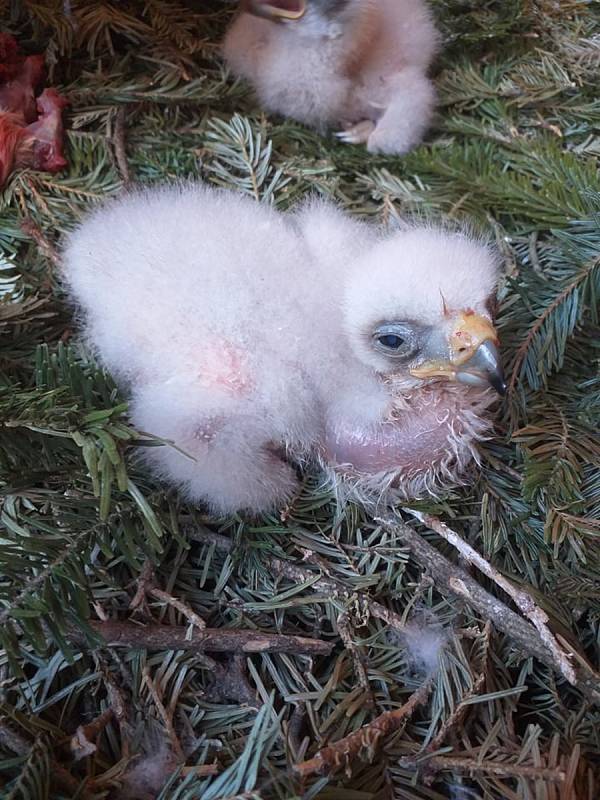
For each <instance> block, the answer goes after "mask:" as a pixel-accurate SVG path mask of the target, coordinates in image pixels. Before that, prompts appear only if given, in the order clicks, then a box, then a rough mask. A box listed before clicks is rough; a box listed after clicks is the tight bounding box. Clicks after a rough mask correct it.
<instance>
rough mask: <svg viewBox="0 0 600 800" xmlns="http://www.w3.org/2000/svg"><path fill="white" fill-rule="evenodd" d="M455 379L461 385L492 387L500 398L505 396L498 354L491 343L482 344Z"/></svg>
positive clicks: (504, 382) (505, 387)
mask: <svg viewBox="0 0 600 800" xmlns="http://www.w3.org/2000/svg"><path fill="white" fill-rule="evenodd" d="M465 367H466V369H465ZM456 377H457V379H458V380H459V381H460V382H461V383H468V384H471V385H478V386H485V385H487V386H492V387H493V388H494V389H495V390H496V391H497V392H498V394H499V395H500V396H501V397H504V395H505V394H506V389H507V386H506V381H505V379H504V372H503V370H502V364H501V363H500V354H499V352H498V348H497V347H496V345H495V344H494V343H493V342H484V343H483V344H482V345H480V346H479V348H478V349H477V352H476V353H475V355H474V356H473V358H472V359H471V360H470V361H469V362H468V363H467V364H464V365H463V369H462V370H461V372H459V373H458V374H457V376H456Z"/></svg>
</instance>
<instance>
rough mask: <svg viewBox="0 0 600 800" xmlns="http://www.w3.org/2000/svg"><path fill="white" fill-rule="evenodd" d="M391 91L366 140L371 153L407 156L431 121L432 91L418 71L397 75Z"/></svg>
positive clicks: (426, 80) (404, 71)
mask: <svg viewBox="0 0 600 800" xmlns="http://www.w3.org/2000/svg"><path fill="white" fill-rule="evenodd" d="M392 89H393V91H392V94H391V97H390V101H389V104H388V105H387V108H386V109H385V111H384V113H383V115H382V116H381V118H380V119H379V120H378V122H377V124H376V126H375V130H374V131H373V132H372V133H371V135H370V136H369V138H368V140H367V150H369V152H371V153H390V154H391V153H396V154H402V153H407V152H408V151H409V150H410V149H411V148H413V147H415V146H416V145H417V144H419V142H420V141H421V139H422V137H423V135H424V133H425V131H426V130H427V127H428V125H429V123H430V121H431V117H432V114H433V108H434V104H435V91H434V88H433V84H432V83H431V81H430V80H429V79H428V78H427V76H426V75H424V74H423V73H422V72H421V71H420V70H418V69H415V68H409V69H405V70H403V71H402V72H399V73H398V74H397V75H396V76H394V78H393V82H392Z"/></svg>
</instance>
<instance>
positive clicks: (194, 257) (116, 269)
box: [64, 186, 318, 381]
mask: <svg viewBox="0 0 600 800" xmlns="http://www.w3.org/2000/svg"><path fill="white" fill-rule="evenodd" d="M64 261H65V270H64V271H65V278H66V281H67V283H68V284H69V285H70V289H71V293H72V294H73V296H74V297H75V298H76V300H77V302H78V303H79V305H80V307H81V309H82V311H83V314H84V317H85V319H86V323H87V325H86V333H87V337H88V339H89V341H90V342H92V343H93V346H94V349H95V350H96V352H98V353H99V354H100V356H101V358H102V360H103V361H104V363H105V364H106V365H107V366H108V367H109V368H110V369H111V370H112V371H113V372H114V373H115V374H116V375H117V376H120V377H122V378H124V379H126V380H128V381H132V380H142V381H147V380H155V379H157V378H161V377H163V378H164V377H167V376H168V375H169V373H174V372H177V371H178V370H192V371H194V370H196V371H197V370H202V368H203V366H204V367H206V369H208V371H210V370H211V369H212V368H213V367H217V366H218V363H219V362H221V366H222V367H226V366H227V364H228V363H230V364H232V365H233V367H235V365H236V363H237V362H238V361H239V358H240V356H241V354H242V353H243V361H244V365H245V370H250V371H251V372H252V380H253V381H256V380H258V379H260V377H261V376H260V373H262V372H263V371H264V370H265V369H266V368H267V367H266V364H265V359H268V361H269V363H268V370H269V371H272V370H274V369H277V362H279V361H280V360H283V361H285V364H286V365H287V369H289V368H290V365H291V364H293V363H294V362H295V361H296V362H297V360H298V350H299V347H300V342H301V341H302V339H303V334H304V331H305V328H306V327H307V321H306V315H305V314H304V313H303V308H304V307H305V300H306V297H305V294H306V291H307V287H310V286H311V279H310V271H311V260H310V258H308V257H307V256H306V253H305V248H304V246H303V243H302V240H301V238H300V237H298V236H297V235H296V234H295V232H294V230H293V228H292V226H291V225H290V224H289V223H288V222H287V220H286V219H285V218H284V217H282V216H280V215H278V214H277V213H276V212H274V211H272V210H271V209H270V208H268V207H265V206H263V205H259V204H257V203H255V202H253V201H251V200H249V199H246V198H243V197H240V196H237V195H235V194H233V193H228V192H224V191H216V190H214V189H207V188H205V187H202V186H183V187H169V188H165V189H161V190H160V191H153V192H147V193H146V192H140V193H135V194H132V195H128V196H127V197H125V198H123V199H121V200H118V201H116V202H114V203H111V204H109V205H108V206H106V207H105V208H103V209H102V210H100V211H98V212H96V213H95V214H93V215H92V216H91V217H89V218H88V219H87V220H86V221H85V223H84V224H83V225H82V226H81V227H80V228H79V229H78V230H76V231H75V233H74V234H72V236H71V237H70V241H69V243H68V246H67V248H66V251H65V255H64ZM311 302H318V299H316V298H312V300H311ZM203 359H204V360H205V361H207V362H208V363H206V364H203V363H202V362H203Z"/></svg>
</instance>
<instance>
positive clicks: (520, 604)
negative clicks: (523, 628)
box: [404, 509, 577, 686]
mask: <svg viewBox="0 0 600 800" xmlns="http://www.w3.org/2000/svg"><path fill="white" fill-rule="evenodd" d="M404 510H405V511H406V512H407V513H409V514H411V515H412V516H413V517H415V519H418V520H419V522H422V523H423V525H425V526H427V527H428V528H430V529H431V530H432V531H435V532H436V533H437V534H439V535H440V536H441V537H442V538H444V539H445V540H446V541H447V542H449V543H450V544H451V545H452V546H453V547H455V548H456V549H457V550H458V552H459V553H460V554H461V556H462V557H463V558H464V559H466V561H468V562H469V563H470V564H473V565H474V566H475V567H477V569H478V570H479V571H480V572H482V573H483V574H484V575H485V576H486V577H488V578H489V579H490V580H492V581H494V583H495V584H496V585H497V586H499V587H500V588H501V589H502V590H503V591H505V592H506V594H507V595H509V597H510V598H511V599H512V600H513V601H514V603H515V605H516V606H517V608H518V609H519V610H520V611H521V612H522V613H523V614H524V615H525V616H526V617H527V619H529V620H530V621H531V622H532V623H533V624H534V625H535V627H536V628H537V630H538V632H539V634H540V638H541V640H542V641H543V642H544V644H545V645H546V647H547V648H548V650H550V652H551V653H552V655H553V658H554V660H555V662H556V664H557V665H559V669H560V672H561V674H562V675H563V677H564V678H566V679H567V680H568V681H569V683H570V684H571V685H572V686H575V685H576V684H577V676H576V674H575V670H574V668H573V666H572V664H571V662H570V661H569V658H570V654H568V653H566V652H565V651H564V650H563V649H562V648H561V646H560V645H559V643H558V642H557V640H556V638H555V637H554V634H553V633H552V631H551V630H550V629H549V628H548V621H549V620H548V615H547V614H546V612H545V611H544V610H543V609H541V608H540V607H539V606H538V605H537V604H536V603H535V602H534V600H533V598H532V597H531V596H530V595H529V594H527V592H524V591H523V590H522V589H518V588H517V587H516V586H514V584H512V583H511V582H510V581H509V580H507V579H506V578H505V577H504V575H502V574H501V573H500V572H498V570H497V569H495V568H494V567H493V566H492V565H491V564H490V563H489V561H486V559H485V558H484V557H483V556H482V555H480V554H479V553H478V552H477V550H475V549H474V548H473V547H471V545H470V544H468V543H467V542H465V541H464V539H461V537H460V536H459V535H458V533H456V531H453V530H452V528H449V527H448V525H446V523H445V522H442V521H441V520H440V519H438V518H437V517H433V516H431V515H429V514H422V513H421V512H420V511H413V510H411V509H404Z"/></svg>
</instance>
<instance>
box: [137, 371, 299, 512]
mask: <svg viewBox="0 0 600 800" xmlns="http://www.w3.org/2000/svg"><path fill="white" fill-rule="evenodd" d="M131 414H132V418H133V421H134V423H135V425H136V426H137V427H138V428H139V429H141V430H144V431H146V432H148V433H151V434H153V435H155V436H157V437H160V438H161V439H163V440H166V442H167V444H165V445H164V446H161V447H149V448H144V453H143V455H144V459H145V460H146V462H147V463H149V465H150V467H151V468H152V469H153V470H154V472H155V473H157V474H158V475H159V477H161V478H163V479H165V480H166V481H168V482H169V483H172V484H174V485H175V486H178V487H180V488H182V490H183V491H184V493H185V494H186V495H187V496H188V497H189V499H190V500H192V501H197V502H205V503H207V504H208V505H209V507H210V509H211V511H212V512H214V513H217V514H230V513H233V512H235V511H240V510H243V511H250V512H253V513H260V512H263V511H269V510H274V509H277V508H282V507H283V506H284V505H285V504H286V502H287V501H288V500H289V499H290V498H291V497H292V496H293V494H294V493H295V491H297V488H298V482H297V479H296V475H295V473H294V471H293V469H292V468H291V467H290V466H289V465H288V464H286V463H285V462H284V461H282V460H281V458H279V457H278V455H277V454H276V453H275V450H274V448H272V447H271V446H270V445H269V428H268V423H267V422H266V421H265V419H264V416H261V415H259V414H247V413H243V410H242V408H241V407H240V405H239V403H238V402H237V401H236V398H235V397H234V396H232V394H231V393H229V392H226V391H223V392H220V391H217V390H216V389H215V388H214V387H212V388H211V389H210V390H206V391H202V390H201V388H199V387H198V385H197V384H195V383H191V384H190V385H180V384H179V382H178V383H177V384H174V383H171V382H165V383H155V384H151V385H150V384H149V385H147V386H144V387H139V388H138V389H137V390H136V391H135V393H134V397H133V401H132V404H131Z"/></svg>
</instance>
